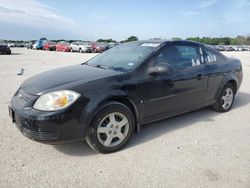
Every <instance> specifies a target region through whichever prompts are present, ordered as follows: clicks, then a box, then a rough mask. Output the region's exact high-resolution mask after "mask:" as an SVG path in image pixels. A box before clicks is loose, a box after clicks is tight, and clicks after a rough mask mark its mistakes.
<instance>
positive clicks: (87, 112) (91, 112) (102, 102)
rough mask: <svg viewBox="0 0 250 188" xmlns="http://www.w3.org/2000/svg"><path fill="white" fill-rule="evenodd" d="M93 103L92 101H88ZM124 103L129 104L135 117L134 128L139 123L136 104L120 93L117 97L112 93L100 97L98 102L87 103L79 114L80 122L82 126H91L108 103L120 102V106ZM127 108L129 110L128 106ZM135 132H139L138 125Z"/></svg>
mask: <svg viewBox="0 0 250 188" xmlns="http://www.w3.org/2000/svg"><path fill="white" fill-rule="evenodd" d="M90 101H93V100H90ZM124 101H127V102H129V104H131V105H132V107H133V109H131V111H132V113H133V114H134V116H135V121H136V127H137V124H138V121H139V112H138V109H137V106H136V102H135V100H133V99H131V98H129V97H128V96H127V95H125V94H122V93H121V92H120V94H119V95H114V93H112V94H110V95H106V96H104V95H102V97H100V98H98V100H95V101H93V102H89V103H88V104H87V105H86V106H85V107H84V109H83V111H82V113H81V122H82V123H83V124H84V125H87V126H88V127H89V126H90V125H91V122H92V120H93V118H94V117H95V116H96V114H97V113H98V112H99V111H100V110H101V109H103V108H105V107H107V106H108V105H109V104H110V102H120V103H122V104H124ZM124 105H126V106H128V105H127V104H124ZM128 107H129V108H131V107H130V106H128ZM136 130H137V131H139V124H138V127H137V129H136Z"/></svg>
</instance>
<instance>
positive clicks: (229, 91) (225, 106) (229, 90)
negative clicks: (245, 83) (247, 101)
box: [212, 83, 235, 112]
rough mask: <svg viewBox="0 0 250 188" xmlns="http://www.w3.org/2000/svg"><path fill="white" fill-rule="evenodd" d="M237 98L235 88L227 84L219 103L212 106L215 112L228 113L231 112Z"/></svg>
mask: <svg viewBox="0 0 250 188" xmlns="http://www.w3.org/2000/svg"><path fill="white" fill-rule="evenodd" d="M234 97H235V88H234V86H233V85H232V84H230V83H227V84H226V85H225V86H224V87H223V89H222V91H221V93H220V96H219V98H218V100H217V102H216V103H215V104H214V105H213V106H212V108H213V109H214V110H215V111H218V112H228V111H229V110H231V108H232V106H233V102H234Z"/></svg>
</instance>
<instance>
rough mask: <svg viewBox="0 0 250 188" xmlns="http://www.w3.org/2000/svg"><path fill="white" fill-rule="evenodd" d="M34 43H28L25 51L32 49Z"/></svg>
mask: <svg viewBox="0 0 250 188" xmlns="http://www.w3.org/2000/svg"><path fill="white" fill-rule="evenodd" d="M34 43H35V41H30V42H29V43H28V44H27V45H26V47H27V49H33V44H34Z"/></svg>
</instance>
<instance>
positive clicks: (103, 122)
mask: <svg viewBox="0 0 250 188" xmlns="http://www.w3.org/2000/svg"><path fill="white" fill-rule="evenodd" d="M110 118H111V119H110ZM119 124H120V125H119ZM134 129H135V120H134V115H133V113H132V112H131V110H130V109H129V108H128V107H127V106H125V105H123V104H121V103H118V102H112V103H108V104H106V105H105V106H104V107H103V108H101V109H100V110H99V111H98V113H97V115H96V116H95V117H94V119H93V121H92V123H91V126H90V128H89V129H88V134H87V137H86V141H87V143H88V144H89V145H90V147H91V148H93V149H94V150H95V151H97V152H100V153H112V152H115V151H118V150H120V149H121V148H123V147H124V146H125V145H126V144H127V143H128V142H129V140H130V138H131V137H132V134H133V133H134Z"/></svg>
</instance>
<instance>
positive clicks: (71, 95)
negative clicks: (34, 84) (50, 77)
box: [33, 90, 80, 111]
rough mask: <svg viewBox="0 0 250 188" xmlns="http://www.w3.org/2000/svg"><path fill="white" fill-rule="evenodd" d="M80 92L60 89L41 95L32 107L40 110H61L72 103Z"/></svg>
mask: <svg viewBox="0 0 250 188" xmlns="http://www.w3.org/2000/svg"><path fill="white" fill-rule="evenodd" d="M79 97H80V94H79V93H77V92H75V91H70V90H62V91H54V92H51V93H46V94H44V95H41V96H40V97H39V98H38V99H37V101H36V102H35V104H34V106H33V108H35V109H37V110H42V111H56V110H62V109H64V108H66V107H68V106H69V105H71V104H72V103H74V102H75V101H76V100H77V99H78V98H79Z"/></svg>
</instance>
